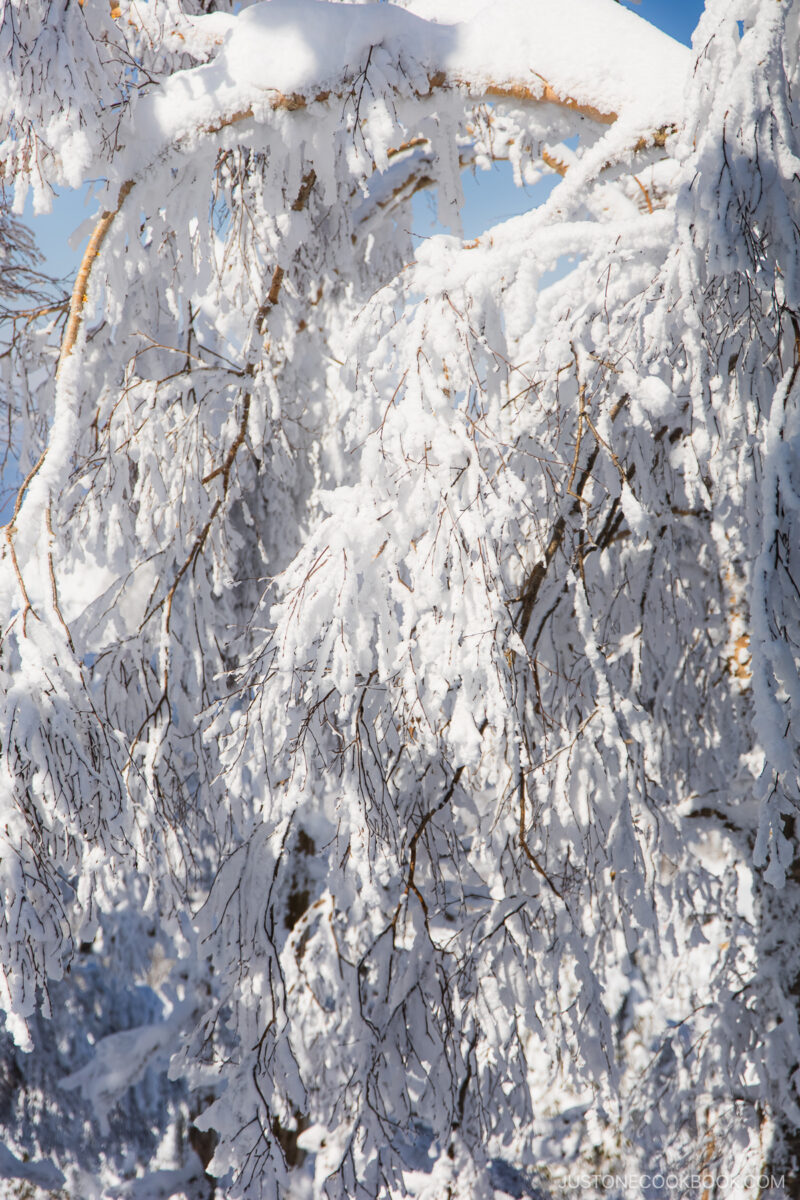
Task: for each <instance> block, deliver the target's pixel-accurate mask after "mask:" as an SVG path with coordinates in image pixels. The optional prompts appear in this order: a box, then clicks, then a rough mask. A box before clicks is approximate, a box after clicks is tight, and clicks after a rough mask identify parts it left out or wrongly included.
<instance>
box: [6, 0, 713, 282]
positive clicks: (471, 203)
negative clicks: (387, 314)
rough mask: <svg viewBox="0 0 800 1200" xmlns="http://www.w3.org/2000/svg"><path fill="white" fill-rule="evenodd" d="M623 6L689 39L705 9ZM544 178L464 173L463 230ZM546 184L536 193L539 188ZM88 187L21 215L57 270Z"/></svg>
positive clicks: (426, 219) (525, 199) (681, 1)
mask: <svg viewBox="0 0 800 1200" xmlns="http://www.w3.org/2000/svg"><path fill="white" fill-rule="evenodd" d="M624 4H625V7H626V8H630V9H632V10H633V11H634V12H636V13H638V15H639V16H641V17H643V18H644V19H645V20H646V21H650V22H651V23H652V24H653V25H657V26H658V27H659V29H663V30H664V31H665V32H666V33H669V34H670V35H671V36H672V37H674V38H677V39H678V40H679V41H682V42H686V43H687V44H688V43H689V42H690V41H691V37H692V32H693V31H694V28H695V26H696V24H697V22H698V20H699V17H700V13H701V12H702V10H703V0H641V3H640V4H634V3H632V2H631V0H624ZM550 186H552V183H550V181H547V180H546V181H544V183H543V184H540V185H538V187H537V188H536V189H527V190H525V191H517V189H516V188H515V187H514V186H513V183H512V182H511V176H510V168H508V167H507V166H500V167H498V168H497V169H496V170H493V171H488V172H479V173H478V174H477V175H475V176H472V175H468V176H467V178H466V179H465V186H464V192H465V198H466V205H465V211H464V213H463V220H464V234H465V236H466V237H476V236H477V235H478V234H480V233H482V232H483V231H484V230H485V229H487V228H488V227H489V226H490V225H493V224H495V223H496V222H497V221H501V220H503V219H505V218H507V217H511V216H516V215H517V214H518V213H521V212H525V211H526V210H527V209H529V208H530V207H531V204H535V203H539V202H540V201H541V200H542V199H543V198H544V194H545V193H546V191H547V190H549V187H550ZM542 188H543V189H544V191H543V192H540V189H542ZM87 192H88V189H84V190H82V191H81V192H79V193H77V194H75V193H72V194H65V195H62V196H61V197H60V198H59V199H58V200H57V201H56V203H55V204H54V206H53V212H52V213H51V214H50V215H49V216H47V217H33V216H32V213H31V211H30V207H29V208H28V210H27V211H26V213H25V219H26V220H27V221H28V223H29V224H30V225H31V227H32V229H33V231H34V233H35V235H36V239H37V242H38V244H39V248H40V250H41V251H42V253H43V254H44V256H45V260H46V264H47V267H48V269H49V270H50V271H52V272H53V273H54V274H57V275H69V274H73V273H74V272H75V270H76V269H77V264H78V262H79V259H80V247H77V248H75V249H71V248H70V246H69V237H70V235H71V234H72V232H73V230H75V229H76V228H77V227H78V226H79V225H80V224H81V223H82V222H83V221H85V220H86V218H87V217H90V216H91V215H92V213H93V211H94V207H95V206H94V204H93V203H90V204H89V205H88V206H87V204H86V195H87ZM418 199H419V203H418V205H417V208H416V211H415V226H416V228H417V230H418V231H419V232H420V233H422V234H425V233H432V232H435V231H436V230H437V228H438V227H437V225H436V222H435V220H434V219H433V212H434V211H435V210H434V209H433V208H432V207H431V204H430V202H429V200H428V199H427V198H426V197H424V196H420V197H419V198H418Z"/></svg>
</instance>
